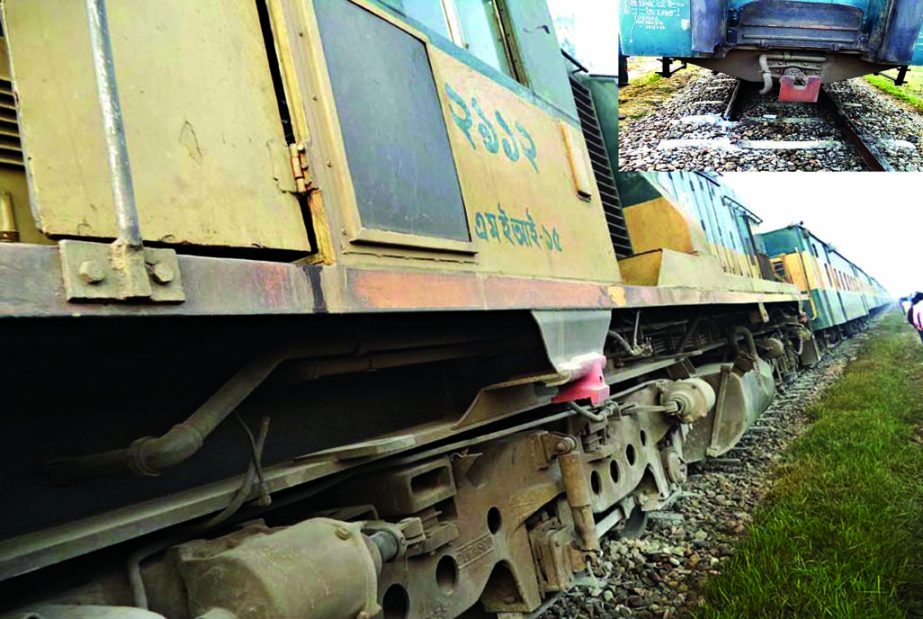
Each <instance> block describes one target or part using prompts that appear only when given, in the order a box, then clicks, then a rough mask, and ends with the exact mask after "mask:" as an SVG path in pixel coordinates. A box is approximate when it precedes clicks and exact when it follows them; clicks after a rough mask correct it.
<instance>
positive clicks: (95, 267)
mask: <svg viewBox="0 0 923 619" xmlns="http://www.w3.org/2000/svg"><path fill="white" fill-rule="evenodd" d="M78 272H79V273H80V277H81V278H83V281H85V282H86V283H88V284H91V285H92V284H98V283H99V282H101V281H103V280H104V279H106V272H105V271H103V268H102V267H101V266H99V263H98V262H95V261H93V260H84V261H83V262H81V263H80V268H79V269H78Z"/></svg>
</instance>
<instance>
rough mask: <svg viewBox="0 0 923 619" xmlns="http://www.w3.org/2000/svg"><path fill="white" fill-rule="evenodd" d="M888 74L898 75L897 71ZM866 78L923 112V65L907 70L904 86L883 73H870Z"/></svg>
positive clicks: (872, 83) (877, 86)
mask: <svg viewBox="0 0 923 619" xmlns="http://www.w3.org/2000/svg"><path fill="white" fill-rule="evenodd" d="M888 74H889V75H893V76H895V77H896V75H897V74H896V71H891V72H889V73H888ZM865 79H866V80H867V81H868V82H869V83H870V84H871V85H872V86H875V87H876V88H878V89H880V90H883V91H885V92H886V93H888V94H889V95H891V96H892V97H894V98H896V99H899V100H901V101H903V102H905V103H908V104H910V105H911V106H912V107H914V108H916V109H917V110H918V111H920V112H923V67H911V68H910V70H909V71H908V72H907V78H906V79H907V83H906V84H904V85H903V86H895V85H894V82H893V81H892V80H889V79H888V78H887V77H883V76H881V75H869V76H868V77H866V78H865Z"/></svg>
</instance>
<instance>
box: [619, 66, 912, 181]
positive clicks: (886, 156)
mask: <svg viewBox="0 0 923 619" xmlns="http://www.w3.org/2000/svg"><path fill="white" fill-rule="evenodd" d="M759 90H760V85H758V84H753V83H749V82H742V81H740V80H734V79H731V78H728V77H727V76H703V77H702V78H699V79H697V80H693V81H691V82H690V84H689V85H688V86H687V87H686V88H684V89H683V91H680V93H678V94H677V95H676V97H675V99H674V100H673V101H671V102H670V103H669V104H668V105H666V106H664V107H665V109H664V110H663V111H662V112H658V113H657V114H655V115H653V117H648V118H645V119H642V120H640V121H637V122H636V123H634V124H632V125H631V126H630V127H628V129H627V130H625V131H623V133H622V142H621V145H622V152H621V169H622V170H658V171H668V170H716V171H755V170H769V171H774V170H778V171H796V170H797V171H825V170H829V171H907V170H923V150H921V148H920V146H919V141H920V136H921V135H923V119H920V118H919V117H916V118H912V116H913V115H912V114H911V113H910V112H907V111H905V110H902V109H900V108H898V107H897V106H896V104H894V103H893V102H891V101H889V100H887V99H886V98H885V96H884V95H883V94H882V93H878V92H877V91H874V90H873V89H872V88H871V87H869V86H868V85H866V84H863V83H852V82H848V83H844V84H837V85H833V86H828V87H825V88H824V89H823V91H822V95H821V99H820V101H819V102H818V103H817V104H805V103H779V102H778V101H776V100H775V96H774V95H773V94H769V95H765V96H764V95H761V94H760V92H759ZM908 123H909V124H908Z"/></svg>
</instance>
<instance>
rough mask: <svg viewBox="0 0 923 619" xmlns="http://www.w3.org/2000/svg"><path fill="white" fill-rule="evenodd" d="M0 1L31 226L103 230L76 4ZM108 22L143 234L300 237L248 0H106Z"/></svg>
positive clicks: (234, 240)
mask: <svg viewBox="0 0 923 619" xmlns="http://www.w3.org/2000/svg"><path fill="white" fill-rule="evenodd" d="M3 10H4V20H5V25H6V34H7V40H8V43H9V46H10V56H11V60H12V66H13V81H14V86H15V88H16V91H17V93H18V95H19V116H20V125H21V131H22V139H23V145H24V147H25V150H26V152H27V154H28V158H27V165H28V167H29V174H30V182H31V192H32V200H33V204H32V207H33V210H34V212H35V213H36V215H37V219H38V226H39V228H40V229H41V230H42V231H43V232H44V233H45V234H47V235H51V236H69V237H89V238H113V237H115V236H116V223H115V216H114V210H113V200H112V196H111V192H110V185H109V171H108V170H109V168H108V165H107V163H106V161H107V160H106V150H105V146H104V133H103V128H102V120H101V116H100V108H99V103H98V101H97V95H96V84H95V80H94V73H93V68H92V64H91V63H92V60H93V57H92V55H91V51H90V44H89V35H88V31H87V25H86V16H85V11H84V8H83V6H82V5H80V4H79V3H74V2H67V1H66V0H65V1H60V0H39V1H38V2H34V1H32V0H27V1H24V2H20V1H16V0H13V1H12V2H4V3H3ZM110 28H111V33H112V44H113V48H114V55H115V68H116V73H117V76H118V78H119V81H120V86H121V91H120V95H121V100H122V108H123V114H124V117H125V126H126V131H127V136H126V138H127V143H128V149H129V153H130V157H131V163H132V168H133V171H134V179H135V180H134V185H135V193H136V197H137V202H138V208H139V212H140V220H141V229H142V232H143V234H144V235H145V240H149V241H157V242H162V243H170V244H179V245H182V244H193V245H203V246H223V247H245V248H273V249H285V250H295V251H299V252H307V251H309V250H310V249H311V245H310V242H309V240H308V235H307V230H306V227H305V223H304V220H303V217H302V212H301V207H300V205H299V203H298V201H297V199H296V198H295V196H294V195H293V194H292V193H289V192H287V191H285V190H284V187H283V186H280V181H277V179H284V178H285V174H286V173H288V176H289V180H290V179H291V173H290V172H287V170H288V169H289V168H290V159H289V155H288V147H287V144H286V140H285V136H284V133H283V126H282V122H281V118H280V112H279V108H278V105H277V101H276V95H275V92H274V89H273V84H272V80H271V79H270V73H269V64H268V59H267V54H266V49H265V45H264V40H263V34H262V31H261V27H260V21H259V17H258V14H257V9H256V5H255V3H250V2H240V3H233V9H228V6H227V3H224V2H218V1H211V0H210V1H208V2H196V3H189V2H182V1H169V2H157V3H155V4H151V3H146V2H117V3H113V6H112V11H111V16H110ZM142 41H143V44H139V42H142ZM203 92H207V93H208V96H202V93H203Z"/></svg>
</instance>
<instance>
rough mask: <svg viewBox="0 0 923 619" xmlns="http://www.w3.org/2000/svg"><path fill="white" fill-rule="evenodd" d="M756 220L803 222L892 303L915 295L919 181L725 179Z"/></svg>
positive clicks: (921, 275)
mask: <svg viewBox="0 0 923 619" xmlns="http://www.w3.org/2000/svg"><path fill="white" fill-rule="evenodd" d="M723 180H724V182H725V183H726V184H728V185H730V186H731V187H732V188H733V189H734V190H735V191H736V192H738V194H739V195H740V198H741V202H743V203H744V204H745V205H747V206H748V207H749V208H750V209H751V210H753V211H754V212H755V213H756V214H757V215H759V216H760V218H762V219H763V220H764V223H763V225H762V226H761V228H760V230H761V231H767V230H774V229H776V228H781V227H783V226H787V225H789V224H791V223H795V222H802V221H803V222H804V224H805V226H807V227H808V228H809V229H810V230H811V231H812V232H814V233H815V234H817V236H819V237H820V238H821V239H823V240H824V241H826V242H828V243H831V244H833V245H835V246H836V248H837V249H838V250H839V251H840V252H841V253H842V254H843V255H845V256H846V257H847V258H849V259H850V260H852V261H853V262H855V263H856V264H858V265H859V266H861V267H862V268H863V269H865V270H866V271H867V272H868V273H869V274H871V275H872V276H873V277H876V278H878V280H879V281H880V282H881V283H882V284H883V285H884V286H885V287H887V288H888V289H889V290H890V291H891V293H893V294H894V295H896V296H903V295H905V294H907V293H909V292H912V291H914V290H923V174H893V173H892V174H873V173H867V172H866V173H853V174H849V173H838V174H833V173H830V174H792V173H780V174H773V173H752V172H748V173H737V174H725V175H724V176H723Z"/></svg>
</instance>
